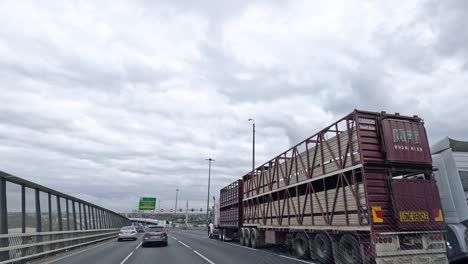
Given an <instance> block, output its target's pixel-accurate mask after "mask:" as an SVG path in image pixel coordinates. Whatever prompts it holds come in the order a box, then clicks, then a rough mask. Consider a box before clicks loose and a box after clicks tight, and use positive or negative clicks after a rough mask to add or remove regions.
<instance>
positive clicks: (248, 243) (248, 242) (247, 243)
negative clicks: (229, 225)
mask: <svg viewBox="0 0 468 264" xmlns="http://www.w3.org/2000/svg"><path fill="white" fill-rule="evenodd" d="M244 232H245V233H244V239H245V246H246V247H252V243H251V240H250V228H246V229H244Z"/></svg>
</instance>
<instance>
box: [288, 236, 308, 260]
mask: <svg viewBox="0 0 468 264" xmlns="http://www.w3.org/2000/svg"><path fill="white" fill-rule="evenodd" d="M292 247H293V251H294V255H295V256H296V257H297V258H299V259H308V258H309V239H308V238H307V236H306V234H305V233H297V234H296V237H294V239H293V243H292Z"/></svg>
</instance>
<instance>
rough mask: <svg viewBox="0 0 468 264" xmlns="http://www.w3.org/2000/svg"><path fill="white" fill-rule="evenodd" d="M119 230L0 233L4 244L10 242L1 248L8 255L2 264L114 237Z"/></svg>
mask: <svg viewBox="0 0 468 264" xmlns="http://www.w3.org/2000/svg"><path fill="white" fill-rule="evenodd" d="M118 230H119V229H103V230H100V229H98V230H84V231H64V232H42V233H32V234H28V233H24V234H8V235H0V241H1V242H2V244H4V245H6V244H8V246H7V247H1V248H0V254H4V255H7V256H8V260H5V261H0V264H4V263H18V262H22V261H24V260H28V259H33V258H39V257H42V256H46V255H50V254H53V253H56V252H59V251H65V250H69V249H72V248H75V247H81V246H85V245H88V244H92V243H96V242H100V241H103V240H107V239H110V238H114V237H116V236H117V231H118Z"/></svg>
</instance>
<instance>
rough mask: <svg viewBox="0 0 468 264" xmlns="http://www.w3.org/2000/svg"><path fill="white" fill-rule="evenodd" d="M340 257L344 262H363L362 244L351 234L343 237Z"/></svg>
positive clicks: (345, 263) (349, 263)
mask: <svg viewBox="0 0 468 264" xmlns="http://www.w3.org/2000/svg"><path fill="white" fill-rule="evenodd" d="M338 249H339V250H338V252H339V255H338V258H339V260H340V261H341V263H343V264H354V263H356V264H360V263H362V256H361V246H360V244H359V241H358V240H357V239H356V237H354V236H353V235H350V234H345V235H343V236H342V237H341V239H340V243H339V247H338Z"/></svg>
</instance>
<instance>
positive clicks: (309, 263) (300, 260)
mask: <svg viewBox="0 0 468 264" xmlns="http://www.w3.org/2000/svg"><path fill="white" fill-rule="evenodd" d="M275 255H277V256H280V257H282V258H287V259H290V260H295V261H298V262H302V263H308V264H311V263H312V264H313V263H315V262H309V261H305V260H302V259H297V258H291V257H288V256H284V255H280V254H275Z"/></svg>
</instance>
